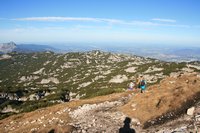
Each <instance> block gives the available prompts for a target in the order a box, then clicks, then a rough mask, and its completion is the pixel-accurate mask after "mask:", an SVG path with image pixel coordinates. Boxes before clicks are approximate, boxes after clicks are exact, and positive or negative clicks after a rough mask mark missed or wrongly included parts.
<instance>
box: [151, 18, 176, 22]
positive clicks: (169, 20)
mask: <svg viewBox="0 0 200 133" xmlns="http://www.w3.org/2000/svg"><path fill="white" fill-rule="evenodd" d="M151 20H153V21H159V22H169V23H175V22H176V20H174V19H163V18H153V19H151Z"/></svg>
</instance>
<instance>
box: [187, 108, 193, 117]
mask: <svg viewBox="0 0 200 133" xmlns="http://www.w3.org/2000/svg"><path fill="white" fill-rule="evenodd" d="M194 109H195V107H191V108H189V109H188V110H187V115H190V116H192V115H193V114H194Z"/></svg>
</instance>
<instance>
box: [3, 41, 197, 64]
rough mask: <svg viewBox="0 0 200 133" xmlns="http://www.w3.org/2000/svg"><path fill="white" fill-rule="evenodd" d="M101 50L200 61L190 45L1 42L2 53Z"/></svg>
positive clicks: (162, 58) (165, 59) (177, 60)
mask: <svg viewBox="0 0 200 133" xmlns="http://www.w3.org/2000/svg"><path fill="white" fill-rule="evenodd" d="M92 50H101V51H106V52H113V53H120V54H130V55H138V56H143V57H150V58H155V59H159V60H163V61H174V62H182V61H186V62H189V61H200V54H199V53H200V47H188V46H167V45H166V46H159V45H155V46H153V45H119V44H116V45H114V44H113V45H103V44H102V45H92V44H84V43H83V44H79V43H77V44H74V43H68V44H57V45H55V44H54V45H38V44H37V45H36V44H17V45H16V44H15V43H14V42H10V43H2V44H0V54H3V53H9V52H13V51H16V52H19V53H31V52H44V51H52V52H55V53H67V52H86V51H92Z"/></svg>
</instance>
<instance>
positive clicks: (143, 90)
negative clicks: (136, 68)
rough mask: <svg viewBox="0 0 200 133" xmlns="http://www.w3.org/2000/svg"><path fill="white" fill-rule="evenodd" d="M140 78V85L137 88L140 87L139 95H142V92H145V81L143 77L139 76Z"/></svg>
mask: <svg viewBox="0 0 200 133" xmlns="http://www.w3.org/2000/svg"><path fill="white" fill-rule="evenodd" d="M140 77H141V78H140V83H139V87H140V89H141V93H143V92H145V90H146V84H147V83H146V80H145V79H144V77H143V76H140Z"/></svg>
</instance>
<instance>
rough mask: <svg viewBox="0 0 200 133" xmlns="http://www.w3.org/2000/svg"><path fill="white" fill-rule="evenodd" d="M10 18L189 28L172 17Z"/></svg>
mask: <svg viewBox="0 0 200 133" xmlns="http://www.w3.org/2000/svg"><path fill="white" fill-rule="evenodd" d="M12 20H17V21H53V22H57V21H80V22H85V21H87V22H101V23H108V24H121V25H132V26H167V27H180V28H189V27H190V26H189V25H182V24H171V23H172V22H173V23H174V22H176V20H172V19H160V18H154V19H151V20H154V21H159V22H170V23H167V24H166V23H157V22H151V21H139V20H133V21H126V20H121V19H109V18H91V17H27V18H15V19H12Z"/></svg>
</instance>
